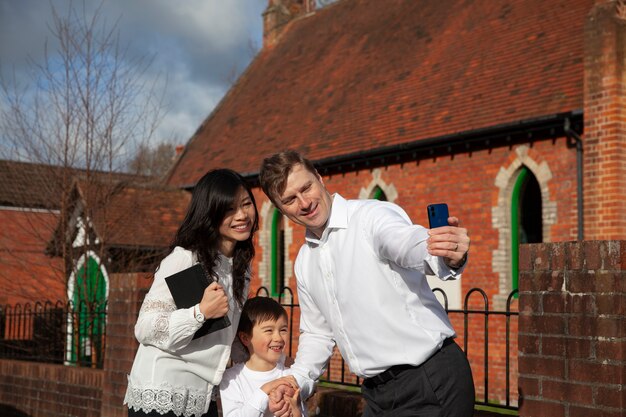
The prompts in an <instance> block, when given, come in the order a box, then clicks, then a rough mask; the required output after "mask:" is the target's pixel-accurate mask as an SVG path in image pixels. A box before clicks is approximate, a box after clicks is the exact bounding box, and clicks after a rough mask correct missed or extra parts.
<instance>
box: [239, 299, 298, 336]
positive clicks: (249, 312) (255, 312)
mask: <svg viewBox="0 0 626 417" xmlns="http://www.w3.org/2000/svg"><path fill="white" fill-rule="evenodd" d="M281 317H284V318H285V319H287V310H285V309H284V308H283V306H281V305H280V304H278V302H276V301H275V300H274V299H272V298H270V297H253V298H250V299H248V300H247V301H246V303H245V304H244V305H243V310H242V311H241V319H240V320H239V328H238V329H237V331H238V332H244V333H245V334H247V335H251V334H252V329H253V328H254V326H255V325H256V324H258V323H261V322H264V321H267V320H278V319H279V318H281Z"/></svg>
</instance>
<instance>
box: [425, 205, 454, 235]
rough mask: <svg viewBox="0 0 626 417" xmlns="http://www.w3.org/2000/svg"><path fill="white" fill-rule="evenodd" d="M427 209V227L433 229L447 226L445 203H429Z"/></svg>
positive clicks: (448, 215) (446, 207)
mask: <svg viewBox="0 0 626 417" xmlns="http://www.w3.org/2000/svg"><path fill="white" fill-rule="evenodd" d="M427 211H428V227H429V228H431V229H434V228H435V227H441V226H448V217H450V214H449V213H448V205H447V204H446V203H438V204H429V205H428V207H427Z"/></svg>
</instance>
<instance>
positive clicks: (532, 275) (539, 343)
mask: <svg viewBox="0 0 626 417" xmlns="http://www.w3.org/2000/svg"><path fill="white" fill-rule="evenodd" d="M520 278H521V279H520V319H519V386H520V390H521V394H522V406H521V409H520V416H521V417H553V416H566V417H570V416H571V417H574V416H583V415H584V416H587V417H591V416H593V417H595V416H603V417H623V416H624V415H625V412H626V374H625V373H624V369H626V241H586V242H576V243H574V242H571V243H570V242H568V243H553V244H536V245H522V248H521V254H520Z"/></svg>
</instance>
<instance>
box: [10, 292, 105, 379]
mask: <svg viewBox="0 0 626 417" xmlns="http://www.w3.org/2000/svg"><path fill="white" fill-rule="evenodd" d="M106 308H107V306H106V303H104V304H97V305H89V304H87V303H79V304H78V305H74V304H73V303H72V302H69V303H65V302H62V301H57V302H55V303H52V302H50V301H45V302H36V303H32V304H31V303H25V304H15V305H13V306H9V305H7V306H3V307H0V358H4V359H18V360H28V361H33V362H46V363H65V364H73V365H78V366H86V367H92V368H102V366H103V364H104V351H105V347H106V326H105V323H106Z"/></svg>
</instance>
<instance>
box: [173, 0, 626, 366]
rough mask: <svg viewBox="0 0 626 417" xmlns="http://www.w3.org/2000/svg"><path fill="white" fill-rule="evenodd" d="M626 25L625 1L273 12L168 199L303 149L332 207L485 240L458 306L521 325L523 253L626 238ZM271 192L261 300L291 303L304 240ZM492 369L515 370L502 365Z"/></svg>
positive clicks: (458, 288)
mask: <svg viewBox="0 0 626 417" xmlns="http://www.w3.org/2000/svg"><path fill="white" fill-rule="evenodd" d="M625 10H626V8H625V7H624V3H623V2H622V1H608V0H595V1H594V0H567V1H565V0H550V1H545V0H526V1H523V2H493V1H489V0H485V1H474V2H464V1H460V0H444V1H438V2H416V1H404V0H388V1H385V2H380V1H377V0H343V1H338V2H336V3H333V4H331V5H329V6H327V7H325V8H321V9H318V10H315V9H314V7H313V4H311V2H303V1H292V0H282V1H278V0H272V1H270V2H269V5H268V8H267V9H266V11H265V13H264V15H263V17H264V29H265V36H264V45H263V49H262V50H261V51H260V53H259V54H258V55H257V57H256V58H255V59H254V61H253V62H252V63H251V64H250V66H249V67H248V68H247V70H246V71H245V72H244V74H243V75H242V76H241V77H240V79H239V80H238V81H237V83H236V84H235V85H234V86H233V87H232V88H231V90H230V91H229V92H228V94H227V95H226V96H225V97H224V99H223V100H222V101H221V102H220V104H219V105H218V107H217V108H216V109H215V110H214V111H213V112H212V113H211V114H210V115H209V116H208V117H207V118H206V119H205V120H204V122H203V123H202V124H201V125H200V127H199V128H198V130H197V132H196V133H195V134H194V136H193V137H192V138H191V139H190V140H189V142H188V144H187V146H186V148H185V150H184V153H183V155H182V156H181V158H180V160H179V162H178V164H177V166H176V167H175V168H174V170H173V171H172V173H171V175H170V176H169V178H168V183H169V184H170V185H175V186H178V187H183V188H191V187H193V185H194V183H195V182H196V181H197V180H198V179H199V178H200V176H201V175H202V174H204V173H205V172H206V170H207V169H210V168H215V167H230V168H233V169H235V170H238V171H239V172H242V173H243V174H245V175H246V176H247V177H248V178H249V179H250V180H251V181H252V182H253V183H254V182H255V181H256V180H257V176H258V170H259V166H260V163H261V161H262V158H263V157H265V156H267V155H270V154H272V153H274V152H276V151H279V150H283V149H286V148H294V149H297V150H299V151H301V152H302V153H303V154H304V155H305V156H307V157H308V158H309V159H311V160H312V161H314V163H315V164H316V166H317V167H318V170H319V172H320V173H321V174H322V176H323V178H324V182H325V184H326V186H327V187H328V188H329V189H330V190H331V192H335V191H336V192H339V193H340V194H342V195H343V196H344V197H346V198H385V199H387V200H389V201H393V202H395V203H398V204H399V205H400V206H402V207H404V208H405V209H406V211H407V212H408V214H409V216H410V217H411V218H412V220H413V221H414V222H415V223H418V224H426V212H425V207H426V206H427V205H428V204H430V203H433V202H446V203H448V205H449V207H450V211H451V214H453V215H455V216H457V217H459V218H460V219H461V223H462V225H463V226H465V227H467V228H468V229H469V231H470V235H471V237H472V247H471V255H470V259H471V261H470V262H471V263H470V267H469V268H468V269H467V270H466V272H465V273H464V274H463V277H462V279H461V280H460V283H459V284H456V285H452V286H450V287H447V288H446V289H445V290H446V292H447V293H448V296H449V298H450V300H451V303H452V305H451V307H452V308H455V307H457V308H458V307H461V306H462V305H463V302H464V299H463V296H464V294H466V293H467V291H468V290H470V289H471V288H474V287H479V288H482V289H483V290H484V291H485V293H486V302H487V303H488V304H489V306H490V308H494V309H497V310H503V309H504V308H505V307H506V300H507V298H508V296H509V294H510V293H511V291H512V290H514V289H516V288H517V287H518V275H519V274H518V265H519V254H518V250H519V249H518V247H519V246H518V245H519V244H521V243H541V242H563V241H572V240H582V239H589V240H594V239H622V238H624V237H626V219H624V217H623V216H622V215H621V214H620V213H622V212H623V208H624V205H625V204H626V201H625V200H624V199H623V193H622V191H621V190H622V189H623V187H622V185H623V183H624V182H625V181H626V175H624V174H626V165H625V164H624V163H623V155H622V154H623V152H625V149H626V147H625V146H624V145H625V144H626V143H625V142H626V137H625V136H624V124H623V116H622V111H623V110H622V107H623V106H622V105H623V104H624V103H623V98H622V96H623V88H622V84H623V82H624V68H623V65H624V62H623V56H624V52H625V51H624V42H623V41H624V33H623V28H624V24H625V22H626V20H625V19H626V12H625ZM255 193H256V197H257V202H258V205H259V211H260V216H261V219H260V231H259V234H258V246H257V247H258V251H257V259H256V261H255V264H254V277H255V280H254V286H255V287H259V286H265V287H267V288H269V289H270V292H271V293H272V294H277V293H278V292H279V289H280V287H281V286H282V285H285V286H289V287H292V288H293V287H295V281H294V277H293V272H292V267H293V260H294V258H295V254H296V253H297V250H298V248H299V246H300V244H301V242H302V241H303V230H302V229H301V228H299V227H297V226H295V225H293V224H291V223H290V222H288V221H286V220H285V219H283V218H282V217H281V216H280V214H279V213H278V212H277V210H276V209H275V208H274V207H273V206H272V204H271V203H270V202H269V200H268V199H267V198H266V197H265V196H264V195H263V194H262V192H261V191H260V189H259V188H257V189H256V190H255ZM482 303H483V300H475V299H470V300H469V305H470V306H473V305H481V304H482ZM455 324H456V325H457V328H458V324H459V323H455ZM474 326H475V327H476V328H477V329H478V328H479V327H480V326H482V324H481V323H476V324H475V325H474V324H470V327H472V328H473V327H474ZM490 337H491V336H490ZM502 337H503V336H502V335H498V334H494V338H495V341H496V342H497V341H498V339H502ZM492 353H493V356H494V357H493V358H491V357H490V359H489V360H492V361H496V362H497V360H498V359H497V358H498V356H499V355H500V354H501V353H502V352H500V351H498V349H497V348H495V349H494V350H493V352H492ZM470 356H472V353H471V352H470ZM474 372H475V374H478V375H481V370H480V369H474Z"/></svg>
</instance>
